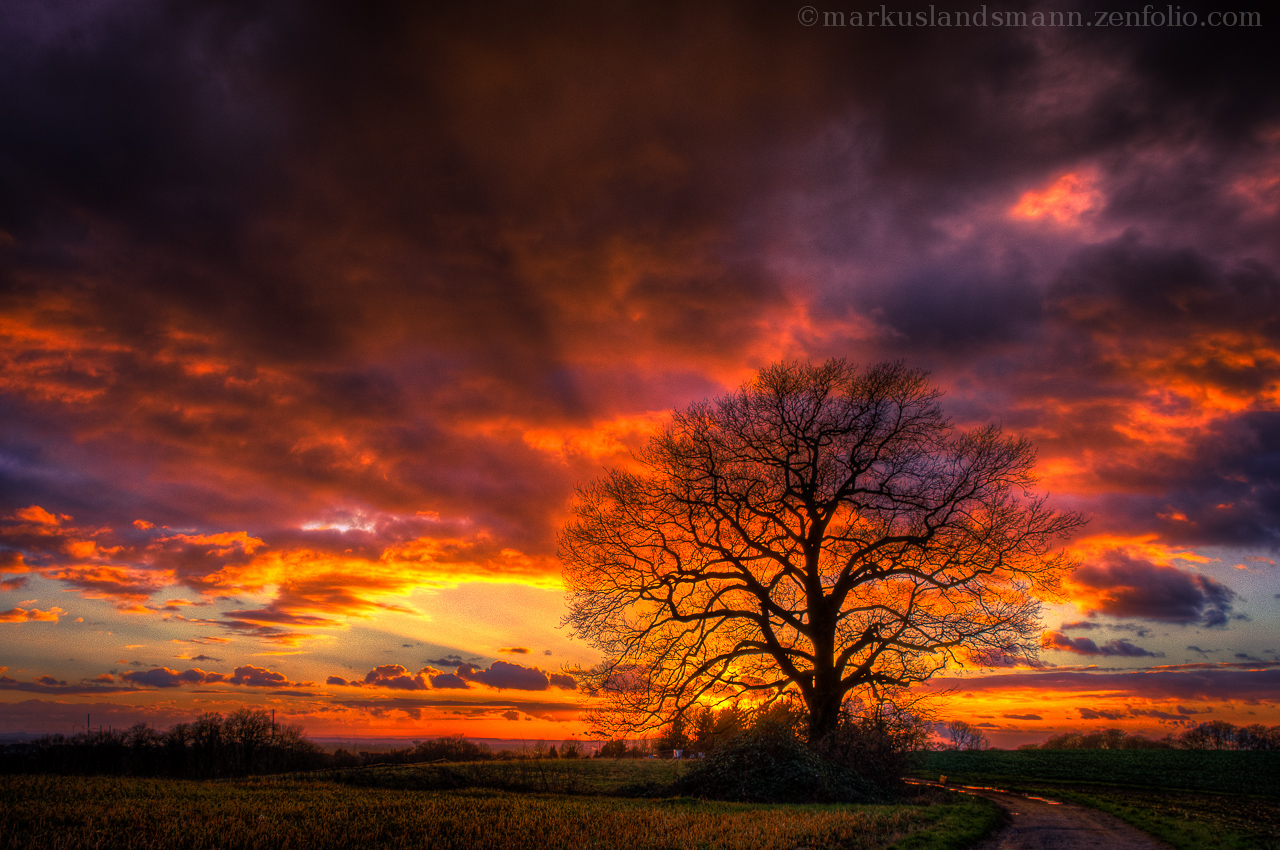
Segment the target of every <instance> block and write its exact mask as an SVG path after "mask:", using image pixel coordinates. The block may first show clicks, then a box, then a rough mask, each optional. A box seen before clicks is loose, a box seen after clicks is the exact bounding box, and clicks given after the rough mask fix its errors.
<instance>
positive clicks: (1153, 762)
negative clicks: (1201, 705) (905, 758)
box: [914, 750, 1280, 797]
mask: <svg viewBox="0 0 1280 850" xmlns="http://www.w3.org/2000/svg"><path fill="white" fill-rule="evenodd" d="M914 773H915V774H916V775H917V776H920V777H923V778H928V779H937V778H938V776H939V775H941V774H947V775H948V776H956V777H959V776H965V777H969V778H971V779H975V780H986V779H990V780H1000V779H1005V778H1015V779H1039V780H1046V781H1053V782H1080V783H1089V784H1095V785H1096V784H1107V785H1125V786H1130V787H1134V788H1168V789H1176V790H1185V791H1213V792H1218V793H1224V794H1256V795H1262V796H1272V797H1280V752H1248V751H1244V752H1240V751H1215V750H976V751H963V752H955V751H951V752H936V753H921V754H919V755H918V756H917V760H916V762H915V770H914Z"/></svg>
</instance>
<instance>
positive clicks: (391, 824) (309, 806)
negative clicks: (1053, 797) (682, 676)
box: [0, 761, 999, 850]
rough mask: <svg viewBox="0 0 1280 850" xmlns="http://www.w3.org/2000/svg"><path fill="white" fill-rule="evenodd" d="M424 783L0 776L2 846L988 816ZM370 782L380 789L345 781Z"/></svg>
mask: <svg viewBox="0 0 1280 850" xmlns="http://www.w3.org/2000/svg"><path fill="white" fill-rule="evenodd" d="M556 766H557V767H561V766H563V765H556ZM453 767H455V768H458V767H468V766H458V765H454V766H453ZM473 767H476V768H477V769H481V766H478V765H477V766H473ZM500 767H501V765H492V764H490V765H484V766H483V768H482V774H481V775H479V776H478V781H490V782H496V783H499V784H501V783H507V782H509V781H510V780H511V777H509V776H502V775H499V774H496V773H493V772H492V771H493V770H494V769H495V768H500ZM673 769H675V768H673V766H672V765H670V764H666V765H655V764H653V763H652V762H650V763H648V764H645V763H643V762H641V763H636V762H607V761H592V762H580V763H577V764H572V763H570V766H568V767H566V768H565V771H566V773H568V772H572V771H576V772H577V773H578V774H579V775H580V776H581V785H582V786H583V787H584V788H585V787H586V786H588V785H595V786H598V787H607V786H609V785H610V784H611V783H612V784H613V787H622V786H625V785H628V784H635V783H636V782H637V781H641V782H643V781H650V780H651V779H653V778H657V777H658V776H659V774H661V773H662V772H663V771H670V770H673ZM483 771H490V773H488V774H483ZM357 773H364V774H365V775H364V776H363V777H357V776H355V775H354V774H357ZM415 773H421V774H422V775H421V776H418V777H415V776H414V774H415ZM513 775H515V774H513ZM431 776H435V777H439V776H440V772H439V766H417V767H415V766H405V767H397V768H394V769H384V770H381V771H379V770H377V769H370V770H367V771H363V772H361V771H346V772H340V773H339V774H337V775H335V774H334V773H326V774H316V775H302V774H299V775H293V776H285V777H267V778H262V777H260V778H256V779H245V780H210V781H182V780H152V779H121V778H110V777H87V778H85V777H49V776H6V777H0V850H18V848H22V850H28V848H31V850H34V848H40V850H46V849H47V850H70V849H71V848H104V850H110V848H135V850H151V849H152V848H154V850H161V848H164V850H168V848H182V849H183V850H185V849H186V848H191V850H204V848H210V850H211V849H212V848H230V849H231V850H239V848H245V850H248V848H263V850H265V848H272V849H273V850H276V849H277V848H281V849H283V848H299V850H302V849H303V848H305V850H326V848H334V850H337V848H365V847H377V848H399V847H405V848H409V847H430V848H433V850H447V849H448V848H459V850H461V848H495V850H499V849H500V848H501V849H502V850H508V849H509V850H517V849H518V848H612V847H618V846H620V845H621V844H625V846H626V847H627V848H628V850H643V849H644V848H685V847H698V848H724V850H736V848H742V850H774V848H776V850H792V848H796V847H806V848H815V850H816V848H846V850H888V848H893V850H963V848H966V847H969V846H971V845H972V844H973V843H974V842H975V841H976V840H977V839H978V838H979V837H981V836H982V835H984V834H985V833H987V832H988V831H990V829H992V828H993V827H994V825H995V824H996V823H997V822H998V819H999V814H998V812H997V811H996V810H995V807H994V806H993V805H992V804H989V803H987V802H986V801H982V800H975V799H972V798H966V797H964V796H962V795H951V794H942V793H941V792H935V793H934V794H933V795H932V796H927V797H923V798H920V799H918V800H914V801H911V802H909V803H903V804H897V805H875V806H850V805H843V806H840V805H825V806H818V805H810V806H796V805H791V806H788V805H749V804H740V803H714V802H703V801H698V800H692V799H689V798H668V799H628V798H622V797H613V796H605V795H600V794H595V795H592V794H576V795H569V794H548V793H537V792H530V791H520V792H518V791H510V790H501V789H498V788H493V787H471V788H453V789H450V790H423V789H422V787H421V786H423V785H424V784H429V783H430V782H432V781H436V780H433V779H424V777H431ZM371 777H377V780H378V781H377V782H363V783H360V784H357V783H358V780H360V779H364V780H368V779H370V778H371Z"/></svg>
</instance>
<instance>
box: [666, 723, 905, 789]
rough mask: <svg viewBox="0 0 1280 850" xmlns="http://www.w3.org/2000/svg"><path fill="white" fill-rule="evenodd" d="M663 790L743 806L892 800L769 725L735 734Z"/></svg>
mask: <svg viewBox="0 0 1280 850" xmlns="http://www.w3.org/2000/svg"><path fill="white" fill-rule="evenodd" d="M663 790H664V792H665V793H668V794H680V795H685V796H690V797H701V798H705V799H709V800H729V801H734V802H744V803H873V802H881V801H885V800H888V799H889V798H890V796H891V795H890V794H889V793H888V791H887V790H885V789H883V788H880V787H879V786H877V785H876V784H874V783H873V782H871V781H870V780H868V779H866V778H864V777H862V776H859V775H858V774H857V773H855V772H854V771H853V770H850V769H849V768H847V767H844V766H842V765H838V764H834V763H832V762H829V761H824V760H823V759H822V758H821V757H819V756H818V754H817V753H815V752H814V751H813V750H811V749H809V748H808V747H807V746H805V745H804V744H803V743H802V742H800V741H799V740H797V739H796V738H795V736H793V735H791V734H790V733H789V732H788V731H787V730H785V729H782V728H779V727H770V726H765V727H758V728H755V729H752V730H750V731H748V732H745V733H743V734H742V735H739V736H738V737H737V738H735V739H733V740H732V741H729V742H728V743H726V744H724V745H723V746H721V747H719V748H718V749H717V750H716V751H715V752H713V753H712V754H711V755H710V756H708V757H707V758H706V759H705V760H703V761H702V762H700V763H699V764H698V766H697V767H695V768H694V769H693V770H691V771H689V773H687V774H685V775H684V776H682V777H681V778H680V779H678V780H676V781H675V782H674V783H672V784H671V785H669V786H667V788H665V789H663Z"/></svg>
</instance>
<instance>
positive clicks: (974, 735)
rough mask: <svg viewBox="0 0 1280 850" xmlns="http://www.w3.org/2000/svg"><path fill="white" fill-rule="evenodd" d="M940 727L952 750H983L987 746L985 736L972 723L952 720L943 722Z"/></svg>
mask: <svg viewBox="0 0 1280 850" xmlns="http://www.w3.org/2000/svg"><path fill="white" fill-rule="evenodd" d="M942 728H943V731H944V732H945V733H946V735H947V740H949V741H950V742H951V749H953V750H985V749H986V748H987V736H986V735H984V734H983V733H982V730H981V729H979V728H978V727H976V726H973V725H972V724H969V723H965V722H964V721H963V720H952V721H950V722H948V723H945V724H943V727H942Z"/></svg>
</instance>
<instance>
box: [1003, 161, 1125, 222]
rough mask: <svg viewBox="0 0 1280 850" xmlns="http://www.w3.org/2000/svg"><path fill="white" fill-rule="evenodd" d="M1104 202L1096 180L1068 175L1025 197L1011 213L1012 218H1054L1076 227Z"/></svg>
mask: <svg viewBox="0 0 1280 850" xmlns="http://www.w3.org/2000/svg"><path fill="white" fill-rule="evenodd" d="M1103 200H1104V198H1103V195H1102V193H1101V192H1100V191H1098V189H1097V188H1096V180H1095V178H1093V177H1091V176H1089V175H1086V174H1083V173H1079V172H1069V173H1067V174H1063V175H1062V176H1061V177H1059V178H1057V179H1056V180H1054V181H1053V182H1052V183H1051V184H1049V185H1048V186H1047V187H1045V188H1044V189H1041V190H1039V191H1034V190H1033V191H1029V192H1026V193H1025V194H1023V196H1022V197H1021V198H1019V199H1018V203H1017V204H1015V205H1014V206H1013V208H1012V209H1010V210H1009V215H1011V216H1013V217H1014V218H1022V219H1030V220H1035V219H1040V218H1051V219H1053V220H1054V221H1056V222H1058V223H1059V224H1075V223H1077V222H1078V221H1079V220H1080V217H1081V216H1083V215H1084V214H1085V213H1087V212H1090V211H1092V210H1094V209H1097V208H1098V207H1100V206H1101V205H1102V203H1103Z"/></svg>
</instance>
